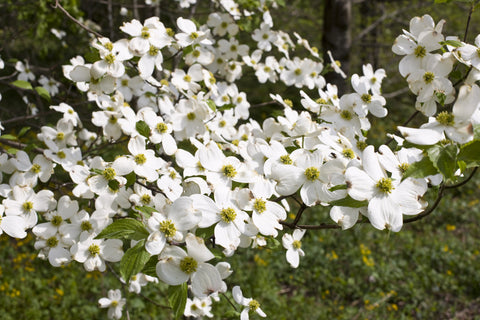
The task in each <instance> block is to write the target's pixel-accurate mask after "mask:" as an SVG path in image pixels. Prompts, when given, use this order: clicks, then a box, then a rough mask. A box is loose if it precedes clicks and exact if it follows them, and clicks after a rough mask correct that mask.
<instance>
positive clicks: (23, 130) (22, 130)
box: [18, 127, 31, 137]
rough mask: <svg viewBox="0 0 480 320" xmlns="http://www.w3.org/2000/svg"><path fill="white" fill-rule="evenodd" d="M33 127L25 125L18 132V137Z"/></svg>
mask: <svg viewBox="0 0 480 320" xmlns="http://www.w3.org/2000/svg"><path fill="white" fill-rule="evenodd" d="M30 128H31V127H23V128H22V129H20V132H19V133H18V137H21V136H23V135H24V134H25V133H27V131H28V130H30Z"/></svg>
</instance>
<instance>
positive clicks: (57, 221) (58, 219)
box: [50, 216, 63, 227]
mask: <svg viewBox="0 0 480 320" xmlns="http://www.w3.org/2000/svg"><path fill="white" fill-rule="evenodd" d="M62 222H63V219H62V217H60V216H54V217H53V218H52V220H50V223H51V224H53V225H54V226H55V227H58V226H59V225H61V224H62Z"/></svg>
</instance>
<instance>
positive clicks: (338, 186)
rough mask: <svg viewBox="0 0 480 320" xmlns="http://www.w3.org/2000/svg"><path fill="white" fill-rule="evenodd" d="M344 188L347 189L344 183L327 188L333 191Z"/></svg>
mask: <svg viewBox="0 0 480 320" xmlns="http://www.w3.org/2000/svg"><path fill="white" fill-rule="evenodd" d="M346 189H347V185H346V184H339V185H337V186H334V187H331V188H330V189H328V191H330V192H333V191H336V190H346Z"/></svg>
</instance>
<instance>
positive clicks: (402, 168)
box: [398, 162, 410, 173]
mask: <svg viewBox="0 0 480 320" xmlns="http://www.w3.org/2000/svg"><path fill="white" fill-rule="evenodd" d="M409 166H410V165H409V164H408V163H406V162H404V163H401V164H399V165H398V169H399V170H400V172H401V173H405V171H407V169H408V167H409Z"/></svg>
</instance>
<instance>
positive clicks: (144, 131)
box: [135, 120, 150, 138]
mask: <svg viewBox="0 0 480 320" xmlns="http://www.w3.org/2000/svg"><path fill="white" fill-rule="evenodd" d="M135 129H137V131H138V133H140V134H141V135H142V136H144V137H145V138H148V137H150V127H149V126H148V124H147V123H146V122H145V121H143V120H140V121H137V123H136V124H135Z"/></svg>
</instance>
